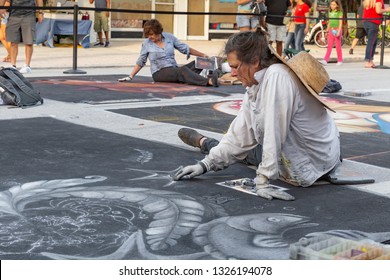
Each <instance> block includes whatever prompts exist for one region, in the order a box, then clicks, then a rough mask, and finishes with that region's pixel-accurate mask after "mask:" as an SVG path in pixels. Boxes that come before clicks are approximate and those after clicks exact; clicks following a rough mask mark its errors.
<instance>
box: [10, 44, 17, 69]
mask: <svg viewBox="0 0 390 280" xmlns="http://www.w3.org/2000/svg"><path fill="white" fill-rule="evenodd" d="M10 51H11V65H12V66H14V67H16V58H17V57H18V51H19V44H17V43H11V49H10Z"/></svg>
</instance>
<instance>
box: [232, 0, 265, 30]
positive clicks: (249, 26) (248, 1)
mask: <svg viewBox="0 0 390 280" xmlns="http://www.w3.org/2000/svg"><path fill="white" fill-rule="evenodd" d="M252 2H253V1H252V0H237V4H238V10H237V11H238V13H241V14H243V13H245V14H248V15H237V17H236V22H237V27H238V28H239V29H240V31H248V30H255V29H256V26H257V25H258V24H259V18H258V17H257V16H254V15H253V14H252V7H251V5H252Z"/></svg>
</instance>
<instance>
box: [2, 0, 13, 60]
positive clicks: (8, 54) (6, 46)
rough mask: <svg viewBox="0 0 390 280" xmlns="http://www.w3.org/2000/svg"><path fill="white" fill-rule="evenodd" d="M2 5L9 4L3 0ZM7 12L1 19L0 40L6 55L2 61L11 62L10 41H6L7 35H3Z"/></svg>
mask: <svg viewBox="0 0 390 280" xmlns="http://www.w3.org/2000/svg"><path fill="white" fill-rule="evenodd" d="M4 6H9V1H7V0H6V1H5V4H4ZM8 16H9V14H8V13H7V14H5V16H4V18H2V19H1V28H0V41H1V43H2V44H3V46H4V48H5V50H6V51H7V55H6V56H5V57H4V58H3V62H11V43H10V42H8V41H7V36H6V35H5V29H6V27H7V22H8Z"/></svg>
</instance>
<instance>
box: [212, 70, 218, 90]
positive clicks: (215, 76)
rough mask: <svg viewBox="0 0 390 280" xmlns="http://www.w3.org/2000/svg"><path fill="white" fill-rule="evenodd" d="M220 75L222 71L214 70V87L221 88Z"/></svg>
mask: <svg viewBox="0 0 390 280" xmlns="http://www.w3.org/2000/svg"><path fill="white" fill-rule="evenodd" d="M219 73H220V71H219V70H218V69H217V70H214V72H213V76H212V77H211V83H212V84H213V87H219V82H218V78H219Z"/></svg>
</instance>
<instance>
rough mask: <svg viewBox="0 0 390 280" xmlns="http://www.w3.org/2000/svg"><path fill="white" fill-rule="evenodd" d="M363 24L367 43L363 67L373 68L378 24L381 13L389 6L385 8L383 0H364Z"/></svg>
mask: <svg viewBox="0 0 390 280" xmlns="http://www.w3.org/2000/svg"><path fill="white" fill-rule="evenodd" d="M363 6H364V11H363V19H364V20H363V25H364V28H365V29H366V32H367V45H366V54H365V57H364V59H365V61H366V65H365V66H364V67H365V68H374V67H375V64H374V54H375V48H376V44H377V41H378V32H379V25H380V24H381V22H382V14H383V13H386V12H390V7H387V8H386V9H385V5H384V3H383V0H364V2H363Z"/></svg>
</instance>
